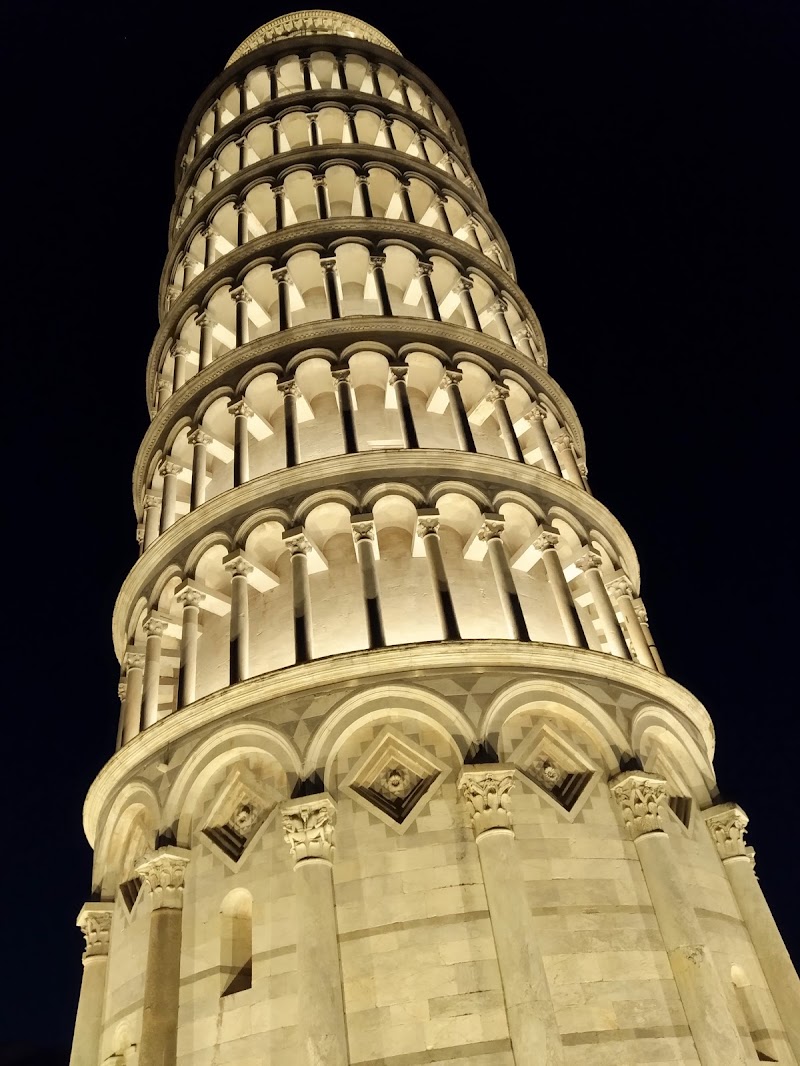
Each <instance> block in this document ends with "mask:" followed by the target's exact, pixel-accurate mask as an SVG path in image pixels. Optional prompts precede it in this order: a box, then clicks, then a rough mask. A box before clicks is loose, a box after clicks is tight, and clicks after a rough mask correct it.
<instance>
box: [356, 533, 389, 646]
mask: <svg viewBox="0 0 800 1066" xmlns="http://www.w3.org/2000/svg"><path fill="white" fill-rule="evenodd" d="M350 527H351V529H352V531H353V541H354V543H355V548H356V559H357V560H358V570H359V575H360V577H361V591H362V593H363V595H364V610H365V612H366V618H367V637H368V640H369V646H370V648H383V647H385V646H386V636H385V634H384V631H383V616H382V614H381V598H380V591H379V588H378V574H377V570H376V566H375V547H376V532H375V520H374V519H373V517H372V515H369V514H362V515H354V516H353V517H352V518H351V519H350Z"/></svg>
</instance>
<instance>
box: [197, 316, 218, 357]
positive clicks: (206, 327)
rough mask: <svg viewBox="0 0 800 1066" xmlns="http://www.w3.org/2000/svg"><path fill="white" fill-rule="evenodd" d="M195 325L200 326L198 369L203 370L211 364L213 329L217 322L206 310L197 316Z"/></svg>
mask: <svg viewBox="0 0 800 1066" xmlns="http://www.w3.org/2000/svg"><path fill="white" fill-rule="evenodd" d="M197 325H198V326H199V327H200V369H201V370H205V368H206V367H207V366H211V361H212V359H213V358H214V329H215V328H216V325H217V322H216V319H214V318H212V317H211V315H210V314H209V313H208V311H203V312H202V314H199V315H198V316H197Z"/></svg>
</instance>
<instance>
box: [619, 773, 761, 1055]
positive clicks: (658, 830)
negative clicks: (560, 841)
mask: <svg viewBox="0 0 800 1066" xmlns="http://www.w3.org/2000/svg"><path fill="white" fill-rule="evenodd" d="M609 788H610V789H611V794H612V796H613V797H614V799H615V800H616V801H617V803H618V805H619V807H620V810H621V812H622V819H623V821H624V823H625V825H626V826H627V828H628V831H629V832H630V835H631V837H632V838H633V841H634V844H635V845H636V851H637V854H638V856H639V862H640V863H641V866H642V873H643V874H644V879H645V883H646V884H647V889H648V892H649V894H650V900H651V902H652V904H653V910H654V911H655V915H656V920H657V922H658V926H659V929H660V930H661V937H662V940H663V941H664V948H665V950H666V952H667V958H668V959H669V963H670V966H671V968H672V976H673V977H674V979H675V984H676V986H677V989H678V994H679V995H680V997H681V1002H682V1003H683V1009H684V1013H685V1014H686V1021H687V1022H688V1025H689V1029H690V1031H691V1034H692V1038H693V1039H694V1043H695V1047H696V1049H697V1055H698V1057H699V1059H700V1063H701V1066H745V1064H746V1063H748V1062H749V1061H750V1058H751V1056H749V1055H748V1053H747V1052H746V1051H745V1048H744V1045H743V1044H742V1039H741V1037H740V1035H739V1031H738V1029H737V1028H736V1022H735V1021H734V1019H733V1016H732V1015H731V1012H730V1008H729V1006H728V1000H727V997H726V994H725V989H724V987H723V985H722V980H721V978H720V975H719V972H718V970H717V967H716V965H715V963H714V960H713V959H712V957H711V954H710V952H709V949H708V945H707V943H706V939H707V938H706V936H705V934H704V933H703V931H702V929H701V928H700V922H699V920H698V918H697V915H696V914H695V910H694V907H693V905H692V900H691V897H690V895H689V893H688V891H687V889H686V885H685V873H684V871H683V870H682V869H681V867H680V864H679V863H678V860H677V856H676V855H675V853H674V852H673V850H672V845H671V843H670V839H669V836H668V835H667V834H666V832H664V829H663V827H662V823H661V808H662V805H663V803H664V802H666V799H667V790H666V781H664V780H663V779H662V778H660V777H658V776H657V775H656V774H649V773H645V772H644V771H643V770H628V771H625V772H624V773H621V774H618V775H617V776H616V777H613V778H612V779H611V780H610V781H609Z"/></svg>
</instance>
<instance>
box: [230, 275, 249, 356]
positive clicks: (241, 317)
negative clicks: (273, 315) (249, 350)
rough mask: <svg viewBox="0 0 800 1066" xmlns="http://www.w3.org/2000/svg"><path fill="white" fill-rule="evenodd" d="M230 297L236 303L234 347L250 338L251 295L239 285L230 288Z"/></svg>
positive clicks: (245, 342)
mask: <svg viewBox="0 0 800 1066" xmlns="http://www.w3.org/2000/svg"><path fill="white" fill-rule="evenodd" d="M231 299H232V300H233V302H234V303H235V304H236V347H237V348H241V346H242V345H243V344H247V342H248V341H249V340H250V308H249V305H250V304H251V303H252V302H253V297H252V296H251V295H250V293H249V292H248V291H247V289H245V288H244V286H243V285H240V286H239V287H238V288H236V289H231Z"/></svg>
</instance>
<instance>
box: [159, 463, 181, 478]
mask: <svg viewBox="0 0 800 1066" xmlns="http://www.w3.org/2000/svg"><path fill="white" fill-rule="evenodd" d="M181 470H183V467H182V466H181V464H180V463H176V462H174V461H173V460H172V459H163V460H162V461H161V462H160V463H159V464H158V472H159V474H161V476H162V477H168V476H169V475H170V474H172V475H176V474H180V472H181Z"/></svg>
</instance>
